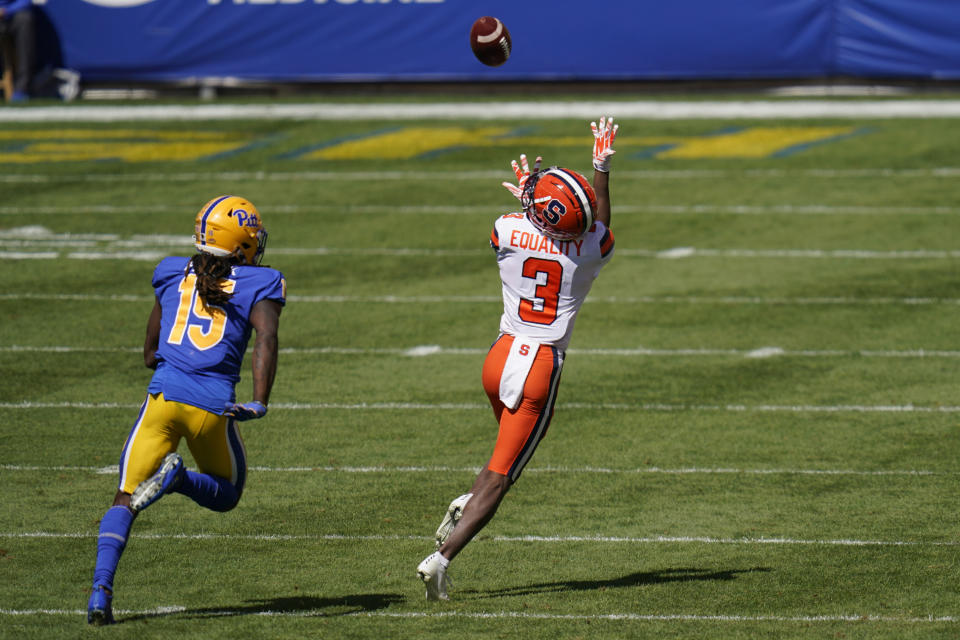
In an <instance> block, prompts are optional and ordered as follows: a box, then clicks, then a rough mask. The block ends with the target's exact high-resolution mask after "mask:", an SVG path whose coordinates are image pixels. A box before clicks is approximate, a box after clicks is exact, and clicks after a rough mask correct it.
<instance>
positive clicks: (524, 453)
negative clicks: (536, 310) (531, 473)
mask: <svg viewBox="0 0 960 640" xmlns="http://www.w3.org/2000/svg"><path fill="white" fill-rule="evenodd" d="M513 340H514V337H513V336H511V335H508V334H504V335H502V336H500V337H499V338H498V339H497V341H496V342H495V343H493V346H492V347H490V351H489V353H487V358H486V360H484V362H483V376H482V377H483V389H484V391H486V392H487V398H488V399H489V400H490V405H491V406H492V407H493V415H494V416H495V417H496V419H497V422H498V423H499V424H500V431H499V433H498V434H497V444H496V446H495V447H494V449H493V455H492V456H491V457H490V462H489V464H488V465H487V468H488V469H490V470H491V471H494V472H496V473H500V474H503V475H505V476H509V477H510V481H511V482H516V480H517V478H519V477H520V472H521V471H523V467H524V466H526V464H527V462H528V461H529V460H530V458H531V456H532V455H533V452H534V450H535V449H536V448H537V445H538V444H539V443H540V440H542V439H543V436H545V435H546V433H547V428H548V427H549V426H550V419H551V418H552V417H553V405H554V403H555V401H556V397H557V386H558V385H559V383H560V371H561V369H562V368H563V356H562V354H561V353H560V352H559V351H557V349H556V348H554V347H553V346H551V345H547V344H544V345H540V350H539V351H538V352H537V356H536V358H535V359H534V361H533V366H532V367H531V368H530V373H529V374H527V381H526V383H525V384H524V387H523V399H522V400H521V401H520V404H519V405H518V406H517V408H516V409H515V410H513V411H511V410H510V409H507V408H506V407H505V406H504V404H503V402H501V401H500V376H501V375H502V374H503V366H504V364H505V363H506V361H507V355H508V354H509V353H510V347H511V345H512V344H513Z"/></svg>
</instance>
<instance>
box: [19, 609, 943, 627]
mask: <svg viewBox="0 0 960 640" xmlns="http://www.w3.org/2000/svg"><path fill="white" fill-rule="evenodd" d="M325 611H326V609H322V608H319V609H307V610H303V611H249V610H237V609H221V610H218V611H211V610H204V615H206V616H211V617H217V616H223V617H227V616H237V615H251V616H267V617H285V618H308V617H310V618H312V617H314V616H318V615H320V616H322V615H324V613H325ZM186 612H189V609H188V608H187V607H185V606H182V605H171V606H165V607H157V608H155V609H139V610H137V609H114V613H115V614H118V615H122V616H161V615H169V614H175V613H186ZM85 614H86V611H84V610H82V609H0V615H3V616H83V615H85ZM347 615H350V616H355V617H365V618H427V619H429V618H469V619H481V620H497V619H521V620H523V619H526V620H602V621H611V622H620V621H624V622H731V623H737V622H747V623H750V622H796V623H802V624H809V623H816V622H827V623H830V622H890V623H897V624H904V623H907V624H921V623H930V624H940V623H950V622H957V621H960V617H957V616H939V615H938V616H935V615H932V614H931V615H929V616H914V617H907V616H890V615H883V616H881V615H876V614H852V615H809V616H777V615H701V614H695V613H672V614H662V613H595V614H579V613H531V612H529V611H492V612H467V611H357V612H353V613H349V614H347Z"/></svg>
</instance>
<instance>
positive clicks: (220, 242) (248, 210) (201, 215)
mask: <svg viewBox="0 0 960 640" xmlns="http://www.w3.org/2000/svg"><path fill="white" fill-rule="evenodd" d="M193 243H194V245H196V247H197V250H198V251H203V252H204V253H212V254H213V255H215V256H233V255H235V256H237V258H238V259H239V260H241V261H242V262H243V263H246V264H252V265H258V264H260V260H261V259H262V258H263V251H264V249H265V248H266V246H267V230H266V229H264V227H263V221H262V220H261V219H260V212H258V211H257V208H256V207H255V206H253V203H252V202H250V201H249V200H246V199H244V198H241V197H238V196H220V197H219V198H214V199H213V200H211V201H210V202H208V203H207V204H205V205H203V208H202V209H200V211H199V212H198V213H197V219H196V221H195V223H194V227H193Z"/></svg>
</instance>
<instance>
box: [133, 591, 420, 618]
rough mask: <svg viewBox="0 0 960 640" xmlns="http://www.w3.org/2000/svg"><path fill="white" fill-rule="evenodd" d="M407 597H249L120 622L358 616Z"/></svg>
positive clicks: (392, 594)
mask: <svg viewBox="0 0 960 640" xmlns="http://www.w3.org/2000/svg"><path fill="white" fill-rule="evenodd" d="M405 601H406V597H405V596H402V595H400V594H397V593H361V594H356V595H349V596H339V597H335V598H315V597H311V596H288V597H282V598H265V599H263V600H247V601H245V602H244V603H243V604H242V605H239V606H223V607H203V608H197V609H191V608H187V609H176V610H171V611H157V612H151V613H145V614H140V615H135V616H129V617H124V618H123V619H122V620H117V622H133V621H135V620H146V619H149V618H164V617H167V616H176V617H183V618H223V617H232V616H249V615H264V614H271V613H275V614H297V615H302V616H317V617H336V616H347V615H354V614H357V613H363V612H366V611H377V610H379V609H385V608H387V607H389V606H390V605H392V604H400V603H402V602H405Z"/></svg>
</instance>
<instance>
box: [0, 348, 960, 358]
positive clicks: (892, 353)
mask: <svg viewBox="0 0 960 640" xmlns="http://www.w3.org/2000/svg"><path fill="white" fill-rule="evenodd" d="M140 351H142V347H71V346H58V345H42V346H31V345H2V346H0V353H139V352H140ZM280 353H282V354H289V355H396V356H408V357H413V358H418V357H425V356H436V355H454V356H463V355H467V356H477V355H483V354H485V353H487V349H486V348H481V347H441V346H438V345H420V346H416V347H382V348H376V347H285V348H282V349H280ZM567 353H568V354H571V355H585V356H614V357H626V358H632V357H642V358H645V357H701V356H702V357H723V356H731V357H738V358H749V359H753V360H761V359H768V358H777V357H784V358H789V357H800V358H844V357H851V356H854V357H861V358H947V359H953V358H960V351H951V350H940V349H906V350H892V349H891V350H877V349H854V350H845V349H797V350H791V349H783V348H780V347H758V348H755V349H722V348H712V349H711V348H697V349H653V348H649V347H634V348H620V349H602V348H601V349H569V350H567Z"/></svg>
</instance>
